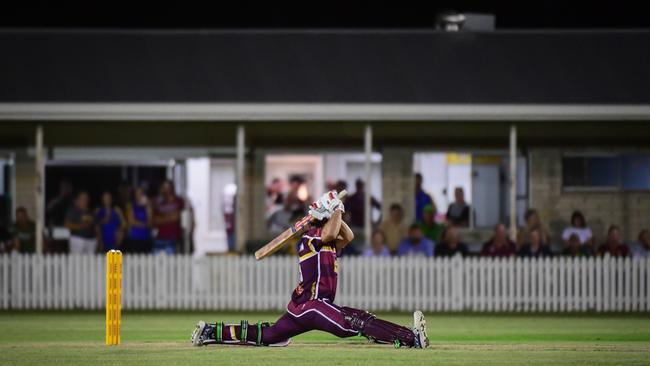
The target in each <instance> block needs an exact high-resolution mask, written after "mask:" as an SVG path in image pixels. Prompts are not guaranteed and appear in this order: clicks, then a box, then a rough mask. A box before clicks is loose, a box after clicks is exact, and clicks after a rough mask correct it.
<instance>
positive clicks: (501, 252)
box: [481, 223, 516, 257]
mask: <svg viewBox="0 0 650 366" xmlns="http://www.w3.org/2000/svg"><path fill="white" fill-rule="evenodd" d="M515 253H516V249H515V243H513V242H512V240H510V239H509V238H508V233H507V230H506V226H505V225H503V224H501V223H499V224H497V226H496V227H495V228H494V236H493V237H492V239H490V240H488V241H487V242H485V244H483V250H481V255H484V256H488V257H509V256H512V255H515Z"/></svg>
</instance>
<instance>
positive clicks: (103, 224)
mask: <svg viewBox="0 0 650 366" xmlns="http://www.w3.org/2000/svg"><path fill="white" fill-rule="evenodd" d="M95 222H96V230H97V243H98V244H99V248H100V249H103V251H105V252H106V251H109V250H112V249H120V248H121V247H122V239H123V236H124V227H125V224H124V216H123V214H122V210H120V208H119V207H117V206H113V195H112V194H111V192H108V191H105V192H104V193H102V205H101V207H99V208H98V209H97V211H96V212H95Z"/></svg>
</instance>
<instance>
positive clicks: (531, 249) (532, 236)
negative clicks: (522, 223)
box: [517, 230, 553, 258]
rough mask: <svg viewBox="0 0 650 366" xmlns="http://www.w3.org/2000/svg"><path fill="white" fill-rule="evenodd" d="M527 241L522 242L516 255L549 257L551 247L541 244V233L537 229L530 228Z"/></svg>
mask: <svg viewBox="0 0 650 366" xmlns="http://www.w3.org/2000/svg"><path fill="white" fill-rule="evenodd" d="M528 238H529V240H530V241H529V242H527V243H526V244H524V245H523V246H522V247H521V248H520V249H519V251H518V252H517V255H519V256H520V257H530V258H538V257H550V256H552V255H553V253H552V252H551V248H550V247H549V246H548V245H547V244H542V235H541V234H540V231H539V230H532V231H531V232H529V233H528Z"/></svg>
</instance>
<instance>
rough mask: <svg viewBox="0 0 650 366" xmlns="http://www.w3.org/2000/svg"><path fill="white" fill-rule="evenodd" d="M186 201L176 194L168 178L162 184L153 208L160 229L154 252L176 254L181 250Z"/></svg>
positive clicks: (156, 223) (156, 225) (155, 224)
mask: <svg viewBox="0 0 650 366" xmlns="http://www.w3.org/2000/svg"><path fill="white" fill-rule="evenodd" d="M184 208H185V201H183V199H182V198H180V197H178V196H176V192H175V191H174V185H173V184H172V182H170V181H168V180H166V181H164V182H163V183H162V184H161V185H160V196H159V197H158V199H157V200H156V204H155V206H154V210H153V225H154V227H156V228H157V229H158V235H157V236H156V239H155V240H154V253H158V252H165V253H167V254H174V253H175V252H177V251H178V250H180V247H181V242H182V240H183V229H182V228H181V213H182V212H183V209H184Z"/></svg>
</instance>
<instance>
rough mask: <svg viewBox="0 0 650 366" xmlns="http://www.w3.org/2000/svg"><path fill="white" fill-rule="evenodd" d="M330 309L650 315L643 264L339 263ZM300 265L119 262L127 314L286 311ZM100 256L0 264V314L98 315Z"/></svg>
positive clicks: (649, 277) (152, 259) (136, 258)
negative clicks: (66, 311) (38, 311)
mask: <svg viewBox="0 0 650 366" xmlns="http://www.w3.org/2000/svg"><path fill="white" fill-rule="evenodd" d="M339 268H340V273H339V286H338V294H337V298H336V302H337V303H339V304H345V305H348V306H352V307H357V308H364V309H372V310H402V311H410V310H412V309H416V308H419V309H423V310H425V311H478V312H493V311H525V312H571V311H625V312H628V311H650V259H638V258H634V259H631V258H626V259H621V258H610V257H605V258H576V259H572V258H564V257H556V258H545V259H539V260H535V259H533V260H530V259H522V258H508V259H490V258H460V257H456V258H451V259H450V258H434V259H427V258H414V257H400V258H359V257H348V258H341V259H340V266H339ZM297 281H298V265H297V260H296V259H295V258H292V257H282V256H274V257H270V258H268V259H265V260H263V261H260V262H257V261H255V259H253V258H252V257H248V256H246V257H244V256H242V257H235V256H226V257H206V258H199V259H195V258H192V257H190V256H166V255H158V256H153V255H125V256H124V276H123V308H124V309H206V310H207V309H210V310H218V309H233V310H263V309H283V308H284V307H285V306H286V304H287V302H288V300H289V297H290V294H291V291H292V290H293V288H294V287H295V285H296V284H297ZM104 293H105V258H104V256H78V255H70V256H64V255H48V256H40V255H19V254H12V255H2V256H0V309H100V308H103V306H104Z"/></svg>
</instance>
